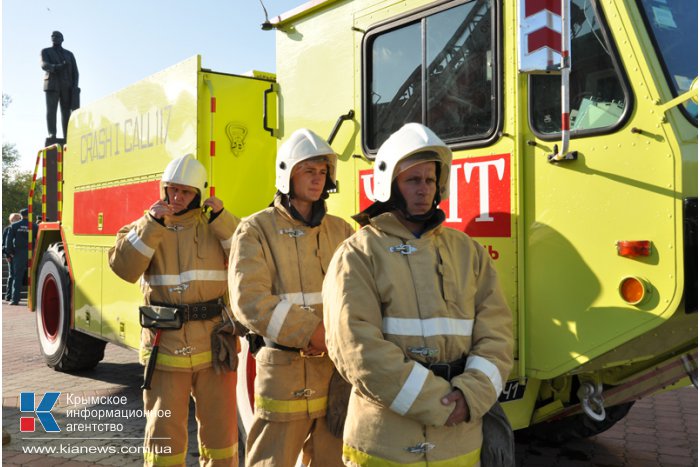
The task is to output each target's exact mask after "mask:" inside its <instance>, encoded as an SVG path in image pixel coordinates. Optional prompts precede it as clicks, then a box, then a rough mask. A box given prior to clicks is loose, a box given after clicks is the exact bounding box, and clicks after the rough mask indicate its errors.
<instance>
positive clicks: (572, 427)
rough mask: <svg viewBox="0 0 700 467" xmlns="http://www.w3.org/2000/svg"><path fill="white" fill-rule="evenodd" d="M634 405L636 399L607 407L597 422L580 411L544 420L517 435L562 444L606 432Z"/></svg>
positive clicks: (519, 431)
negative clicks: (564, 416) (567, 415)
mask: <svg viewBox="0 0 700 467" xmlns="http://www.w3.org/2000/svg"><path fill="white" fill-rule="evenodd" d="M632 405H634V401H632V402H626V403H624V404H620V405H614V406H612V407H606V408H605V419H604V420H603V421H600V422H597V421H595V420H593V419H592V418H590V417H589V416H588V415H586V414H583V413H580V414H577V415H573V416H571V417H566V418H564V419H561V420H556V421H553V422H542V423H538V424H537V425H533V426H531V427H529V428H526V429H524V430H518V431H517V432H516V435H517V436H518V438H519V439H522V438H523V437H531V438H536V439H538V440H541V441H544V442H547V443H554V444H562V443H566V442H568V441H573V440H576V439H581V438H588V437H590V436H594V435H597V434H600V433H602V432H604V431H605V430H607V429H609V428H611V427H612V426H613V425H615V423H617V422H619V421H620V420H622V419H623V418H625V415H627V412H629V411H630V408H632Z"/></svg>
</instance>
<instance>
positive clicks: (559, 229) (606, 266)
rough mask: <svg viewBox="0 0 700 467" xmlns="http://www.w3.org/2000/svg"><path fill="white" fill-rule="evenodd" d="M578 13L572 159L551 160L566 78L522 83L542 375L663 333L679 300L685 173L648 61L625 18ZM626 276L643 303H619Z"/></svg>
mask: <svg viewBox="0 0 700 467" xmlns="http://www.w3.org/2000/svg"><path fill="white" fill-rule="evenodd" d="M571 8H572V10H571V56H572V67H571V80H570V90H569V96H570V103H571V112H570V117H571V145H570V148H569V149H570V150H571V151H575V152H576V156H577V158H576V159H575V160H568V161H562V162H558V163H551V162H549V161H548V155H550V154H552V153H554V152H555V151H556V149H555V145H557V144H558V145H559V147H561V142H560V139H561V126H562V125H561V121H562V119H561V113H562V110H561V104H560V102H561V100H560V96H561V90H560V79H559V76H556V75H531V76H529V78H528V79H527V85H526V86H527V120H528V121H527V126H526V128H527V129H526V134H527V136H526V139H527V145H526V146H525V150H524V153H523V163H524V175H525V177H524V193H523V200H524V203H523V206H524V210H523V215H524V216H523V221H524V234H525V238H524V245H526V251H525V260H524V264H525V271H524V280H525V307H526V310H527V328H526V330H525V333H526V338H527V346H526V349H527V351H526V362H527V369H528V373H529V374H530V375H532V376H535V377H538V378H541V379H546V378H552V377H555V376H557V375H560V374H562V373H564V372H566V371H568V370H571V369H572V368H574V367H576V366H579V365H581V364H583V363H586V362H588V361H590V360H591V359H593V358H595V357H597V356H599V355H601V354H602V353H605V352H607V351H609V350H612V349H614V348H616V347H617V346H618V345H620V344H621V343H622V342H625V341H628V340H630V339H631V338H632V337H634V336H637V335H639V334H641V333H643V332H644V331H646V330H649V329H651V328H653V327H655V326H657V325H658V324H660V322H661V321H662V320H661V319H660V317H663V316H665V317H668V316H670V314H672V313H673V311H674V308H675V307H676V306H677V303H678V300H679V294H678V291H677V290H675V289H676V280H677V274H678V267H679V264H678V261H677V255H676V252H675V250H676V249H677V248H678V247H679V246H680V244H679V242H678V236H677V230H678V219H677V217H678V201H679V195H678V190H679V188H680V187H679V186H678V182H679V176H678V173H679V172H678V171H677V168H674V164H676V161H675V160H674V156H673V155H672V152H673V151H672V149H671V147H670V146H669V144H668V135H666V134H664V130H663V128H662V125H661V124H662V122H663V115H661V114H659V113H658V110H655V109H654V103H653V101H654V99H655V97H654V92H653V91H652V89H651V88H650V87H649V84H651V83H650V81H649V75H648V74H647V73H646V71H645V70H646V69H647V67H648V63H646V60H648V57H649V55H648V54H647V53H646V52H644V51H643V50H641V47H640V44H639V43H638V42H636V41H635V39H634V38H633V37H631V36H629V35H627V31H630V30H633V29H634V27H633V26H631V24H630V22H629V21H630V18H628V17H627V12H625V11H623V10H618V9H617V6H610V7H608V6H606V8H605V9H604V11H603V9H601V8H600V5H598V3H597V2H594V1H590V0H573V1H572V2H571ZM613 23H614V24H615V25H616V26H615V30H614V31H613V30H612V29H611V28H610V27H609V26H608V24H613ZM622 25H625V27H623V26H622ZM627 27H629V29H626V28H627ZM522 126H523V127H524V128H525V125H522ZM638 240H647V241H650V242H651V244H652V247H651V250H650V254H649V255H648V256H640V257H637V258H634V259H630V258H626V257H623V256H621V255H620V254H618V249H617V248H618V242H620V241H638ZM626 277H639V278H643V281H642V282H643V284H645V285H644V286H645V288H647V291H648V296H647V298H646V299H645V301H643V302H641V303H637V304H631V303H627V302H625V301H624V300H623V299H622V297H621V294H620V287H621V285H622V280H623V279H625V278H626ZM674 303H675V305H674ZM649 352H650V353H651V352H653V351H652V350H649Z"/></svg>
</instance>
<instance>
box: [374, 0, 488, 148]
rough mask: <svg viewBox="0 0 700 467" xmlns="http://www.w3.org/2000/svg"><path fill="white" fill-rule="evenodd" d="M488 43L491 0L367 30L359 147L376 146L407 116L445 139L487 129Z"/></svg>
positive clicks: (484, 133) (481, 134) (475, 135)
mask: <svg viewBox="0 0 700 467" xmlns="http://www.w3.org/2000/svg"><path fill="white" fill-rule="evenodd" d="M433 11H434V10H433ZM417 16H418V17H417ZM494 44H495V34H494V15H493V8H492V5H491V1H490V0H471V1H467V2H464V3H462V4H460V5H457V6H454V7H451V8H449V9H442V10H441V11H437V12H427V13H426V14H423V15H422V16H421V15H413V16H411V17H408V18H403V19H400V20H397V21H395V22H393V23H390V24H387V25H383V26H381V27H380V28H377V29H376V30H374V31H370V32H369V33H368V34H367V36H366V37H365V41H364V49H363V50H364V57H365V61H364V63H365V75H364V76H365V81H364V88H363V92H364V96H363V97H364V109H365V112H364V118H365V122H364V128H365V132H364V135H363V137H364V143H365V147H366V149H367V150H368V151H370V152H372V151H376V150H377V148H379V146H380V145H381V144H382V143H383V142H384V141H385V140H386V139H387V138H388V137H389V135H390V134H391V133H393V132H394V131H396V130H398V129H399V128H400V127H401V126H402V125H403V124H404V123H408V122H419V123H423V124H425V125H427V126H429V127H430V128H431V129H432V130H433V131H435V133H436V134H437V135H438V136H440V138H442V139H443V140H444V141H446V142H450V143H454V142H461V141H470V140H479V139H485V138H486V137H488V136H489V135H491V134H493V132H494V131H495V128H496V119H497V108H496V106H497V102H496V101H497V97H496V96H497V89H496V83H494V77H495V76H498V75H497V73H496V70H495V63H494V62H495V61H494V49H495V45H494Z"/></svg>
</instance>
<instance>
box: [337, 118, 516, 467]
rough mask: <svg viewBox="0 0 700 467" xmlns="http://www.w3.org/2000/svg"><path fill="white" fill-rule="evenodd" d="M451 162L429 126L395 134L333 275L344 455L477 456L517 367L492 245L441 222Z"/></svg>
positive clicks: (423, 459)
mask: <svg viewBox="0 0 700 467" xmlns="http://www.w3.org/2000/svg"><path fill="white" fill-rule="evenodd" d="M451 161H452V153H451V151H450V149H449V148H448V147H447V146H446V145H445V144H444V143H443V142H442V141H441V140H440V139H439V138H438V137H437V136H436V135H435V134H434V133H433V132H432V131H431V130H430V129H428V128H426V127H424V126H423V125H420V124H417V123H409V124H406V125H404V126H403V127H402V128H401V129H399V130H398V131H397V132H396V133H394V134H393V135H391V136H390V137H389V139H388V140H387V141H386V142H385V143H384V144H383V145H382V146H381V147H380V149H379V152H378V154H377V159H376V161H375V164H374V198H375V199H376V202H375V203H374V204H373V205H371V206H370V207H369V208H368V209H366V210H365V211H364V212H363V213H361V215H359V216H357V217H356V219H357V220H358V221H359V222H360V223H361V224H363V228H362V229H361V230H359V231H358V232H357V233H356V234H355V235H354V236H353V237H351V238H350V239H349V240H347V241H346V242H344V243H343V244H342V245H341V246H340V247H339V248H338V250H337V251H336V253H335V255H334V257H333V260H332V261H331V264H330V266H329V269H328V273H327V274H326V279H325V281H324V284H323V303H324V313H325V316H324V321H325V322H326V343H327V345H328V351H329V354H330V357H331V359H332V360H333V362H334V363H335V364H336V367H337V369H338V371H339V372H340V373H341V374H342V375H343V376H344V377H345V379H347V380H348V381H349V382H350V383H351V384H352V385H353V392H352V395H351V397H350V405H349V408H348V418H347V420H346V422H345V432H344V437H343V460H344V462H345V464H346V465H352V466H357V465H362V466H364V465H405V464H409V465H426V466H429V465H441V466H443V465H444V466H460V467H461V466H472V465H479V454H480V447H481V443H482V430H481V419H482V416H483V415H484V414H485V413H486V412H487V411H488V410H489V409H490V408H491V406H492V405H494V403H495V402H496V400H497V398H498V395H499V394H500V393H501V391H502V389H503V383H504V381H505V380H506V378H507V376H508V373H509V371H510V369H511V366H512V347H513V342H512V330H511V320H512V318H511V312H510V310H509V308H508V306H507V304H506V301H505V299H504V297H503V294H502V292H501V288H500V285H499V282H498V277H497V276H496V271H495V270H494V266H493V264H492V262H491V259H490V257H489V255H488V254H487V252H486V251H485V250H484V248H483V247H482V246H481V245H479V243H477V242H476V241H474V240H472V239H471V238H470V237H468V236H467V235H466V234H464V233H462V232H459V231H457V230H453V229H449V228H444V227H442V226H441V223H442V222H443V221H444V220H445V215H444V213H443V211H441V210H440V209H439V208H438V203H439V202H440V200H442V199H445V198H447V197H448V195H449V177H450V167H451ZM433 463H435V464H433Z"/></svg>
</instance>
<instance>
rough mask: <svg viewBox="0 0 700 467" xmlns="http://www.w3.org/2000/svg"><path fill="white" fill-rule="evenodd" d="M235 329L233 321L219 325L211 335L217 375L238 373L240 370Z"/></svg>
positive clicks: (213, 364)
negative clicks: (238, 369) (230, 372)
mask: <svg viewBox="0 0 700 467" xmlns="http://www.w3.org/2000/svg"><path fill="white" fill-rule="evenodd" d="M236 339H237V337H236V335H235V328H234V326H233V323H231V321H228V320H226V321H222V322H221V323H219V324H218V325H217V326H216V327H215V328H214V331H213V332H212V335H211V355H212V359H211V360H212V362H211V363H212V367H214V371H215V372H216V374H217V375H220V374H221V373H223V372H228V371H236V369H237V368H238V347H237V342H236Z"/></svg>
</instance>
